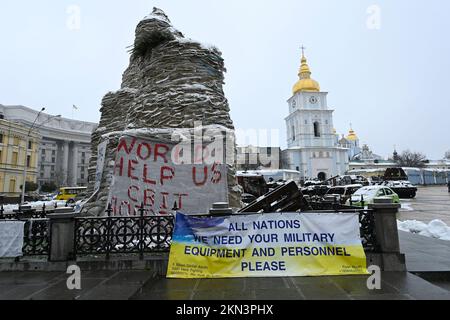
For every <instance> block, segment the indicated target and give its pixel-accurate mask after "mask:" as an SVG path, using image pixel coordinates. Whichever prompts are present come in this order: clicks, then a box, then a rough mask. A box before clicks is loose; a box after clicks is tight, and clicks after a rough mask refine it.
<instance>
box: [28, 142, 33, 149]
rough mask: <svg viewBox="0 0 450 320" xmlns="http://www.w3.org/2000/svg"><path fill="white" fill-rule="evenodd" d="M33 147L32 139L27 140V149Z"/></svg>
mask: <svg viewBox="0 0 450 320" xmlns="http://www.w3.org/2000/svg"><path fill="white" fill-rule="evenodd" d="M31 149H33V141H28V150H31Z"/></svg>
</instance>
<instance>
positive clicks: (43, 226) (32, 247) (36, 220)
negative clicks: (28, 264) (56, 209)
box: [0, 204, 53, 256]
mask: <svg viewBox="0 0 450 320" xmlns="http://www.w3.org/2000/svg"><path fill="white" fill-rule="evenodd" d="M52 212H53V209H52V208H50V209H48V208H46V207H45V204H44V205H43V206H42V208H41V210H39V211H38V210H36V209H30V208H27V207H21V206H19V207H18V209H17V210H14V211H12V212H5V210H4V207H3V206H1V207H0V221H6V220H14V221H24V222H25V226H24V239H23V248H22V252H23V255H24V256H48V255H49V254H50V231H49V219H47V218H46V217H47V214H48V213H52Z"/></svg>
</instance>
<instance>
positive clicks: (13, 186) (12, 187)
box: [9, 179, 16, 193]
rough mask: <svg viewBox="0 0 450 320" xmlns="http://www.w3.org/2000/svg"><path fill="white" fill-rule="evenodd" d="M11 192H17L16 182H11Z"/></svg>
mask: <svg viewBox="0 0 450 320" xmlns="http://www.w3.org/2000/svg"><path fill="white" fill-rule="evenodd" d="M9 192H11V193H12V192H16V180H14V179H11V180H9Z"/></svg>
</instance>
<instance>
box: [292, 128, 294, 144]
mask: <svg viewBox="0 0 450 320" xmlns="http://www.w3.org/2000/svg"><path fill="white" fill-rule="evenodd" d="M292 140H293V141H295V127H294V126H292Z"/></svg>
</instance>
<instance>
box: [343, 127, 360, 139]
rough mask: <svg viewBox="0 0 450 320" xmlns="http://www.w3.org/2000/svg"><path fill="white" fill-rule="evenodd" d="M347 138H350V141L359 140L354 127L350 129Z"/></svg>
mask: <svg viewBox="0 0 450 320" xmlns="http://www.w3.org/2000/svg"><path fill="white" fill-rule="evenodd" d="M346 139H347V140H349V141H357V140H359V138H358V136H357V135H356V133H355V131H353V129H350V131H349V132H348V136H347V138H346Z"/></svg>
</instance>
